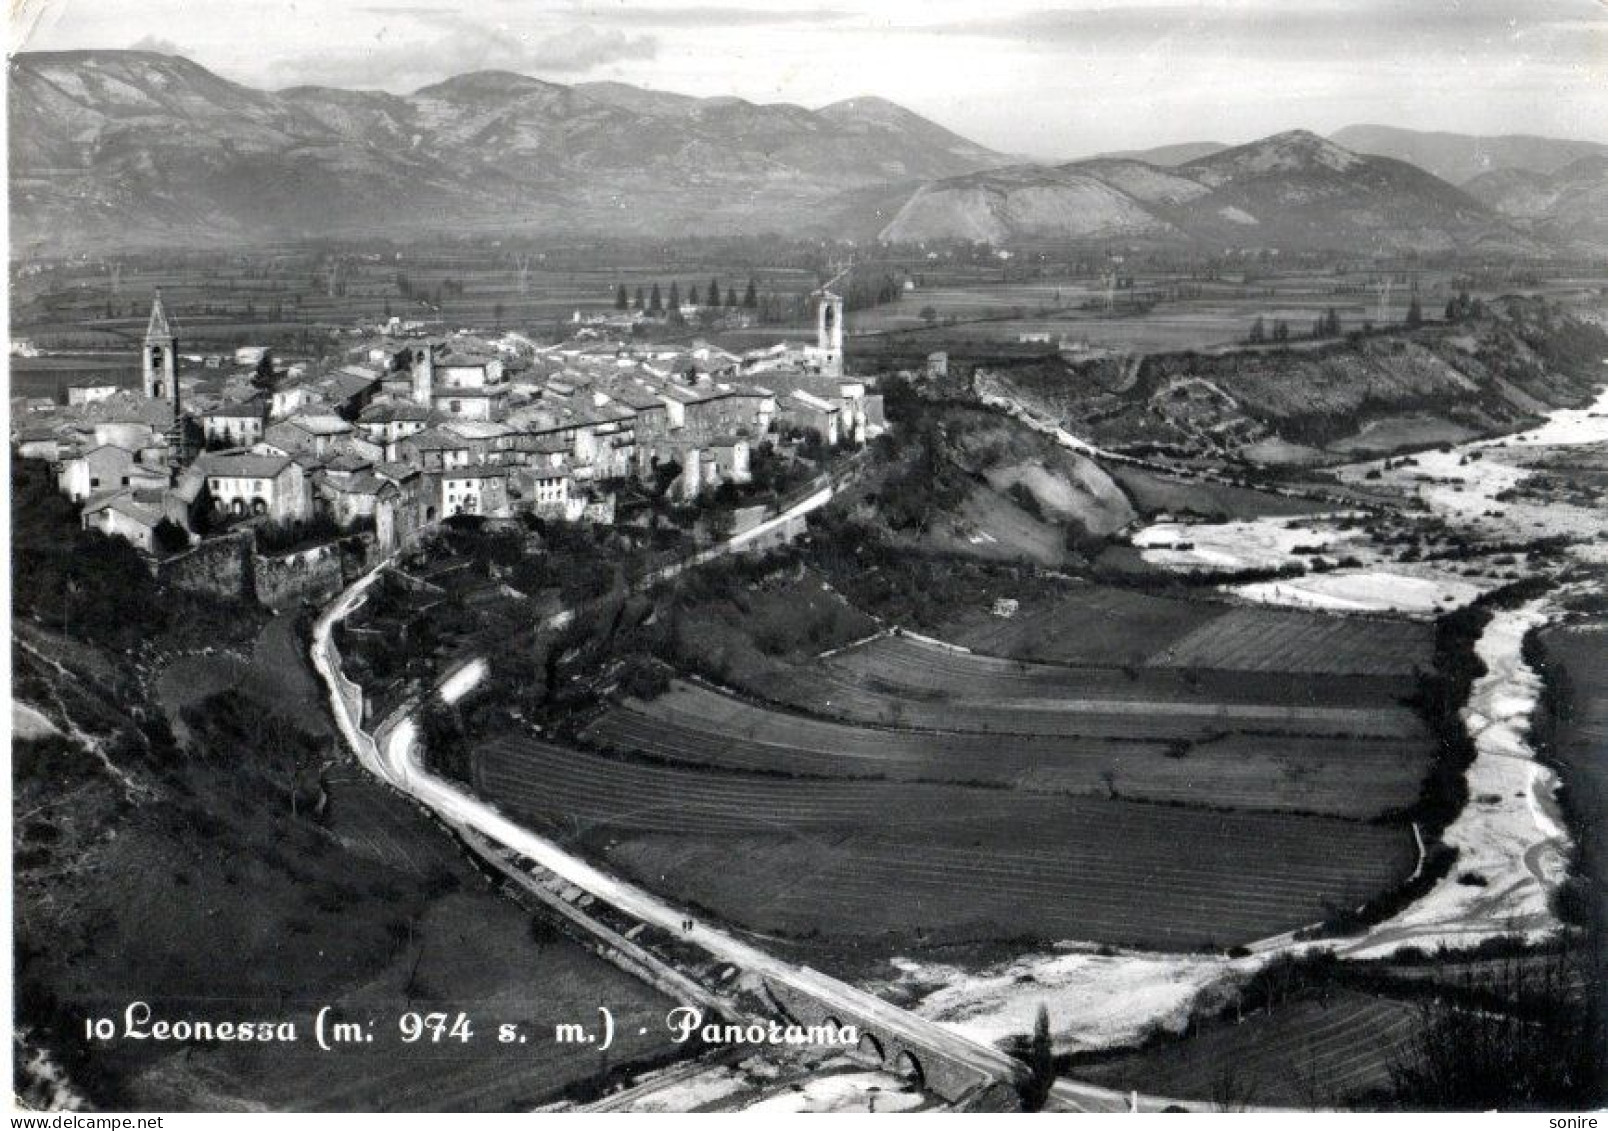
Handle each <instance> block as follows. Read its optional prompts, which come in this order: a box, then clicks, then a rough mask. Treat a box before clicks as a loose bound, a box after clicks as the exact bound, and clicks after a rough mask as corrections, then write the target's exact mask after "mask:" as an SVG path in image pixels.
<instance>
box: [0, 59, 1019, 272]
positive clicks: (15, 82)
mask: <svg viewBox="0 0 1608 1131" xmlns="http://www.w3.org/2000/svg"><path fill="white" fill-rule="evenodd" d="M8 68H9V69H8V76H7V77H8V87H9V94H10V101H11V111H10V121H11V187H12V195H11V219H12V233H13V243H14V245H15V246H17V247H19V248H39V247H50V246H57V247H60V246H95V247H118V246H128V245H130V244H140V243H156V242H158V241H171V240H178V241H181V242H184V243H192V244H193V243H197V242H216V241H218V240H230V239H238V240H250V239H259V238H264V237H267V238H284V237H287V236H299V235H316V234H330V233H359V232H381V231H383V232H387V233H391V234H395V233H399V232H403V233H405V232H410V231H426V230H428V231H442V230H465V229H471V230H472V229H476V228H495V229H496V230H499V231H505V230H511V229H512V230H521V229H522V230H541V231H558V232H564V233H569V232H585V233H620V234H635V233H654V234H691V233H728V232H759V231H767V230H776V231H781V232H786V233H792V234H817V233H837V234H851V235H852V234H859V233H861V232H862V231H866V232H867V234H868V233H869V232H874V231H875V229H876V227H879V226H880V225H881V223H882V222H885V219H886V217H885V216H884V217H883V218H882V219H881V220H878V219H876V217H877V214H878V213H877V207H870V208H869V210H868V208H867V203H866V202H867V201H870V202H873V203H874V204H875V205H877V206H880V207H885V208H886V209H887V212H888V214H891V211H892V209H893V208H894V207H896V206H897V203H898V202H899V200H901V199H903V197H905V196H907V195H908V194H909V192H910V191H912V190H913V189H914V188H915V187H916V186H917V185H919V184H920V183H922V182H924V181H929V180H933V179H938V178H944V177H951V176H956V175H959V174H964V173H968V172H972V171H975V170H978V169H982V168H987V167H989V166H992V165H1001V164H1005V163H1006V161H1007V160H1008V159H1007V158H1005V157H1003V156H1001V155H999V154H996V153H993V152H992V151H990V150H988V149H986V148H984V147H982V146H979V145H976V144H974V143H972V142H969V141H967V140H966V139H965V138H962V137H960V136H958V135H956V134H954V133H951V132H950V131H948V130H945V129H944V128H943V127H941V126H938V125H936V124H935V123H932V122H929V121H927V120H926V119H924V118H922V117H920V116H919V115H917V114H914V113H912V112H911V111H909V110H906V109H904V108H902V107H899V106H896V105H894V104H893V103H890V102H886V101H883V100H881V99H874V98H860V99H851V100H849V101H846V102H839V103H836V104H834V105H832V106H828V107H825V108H824V109H822V110H809V109H806V108H804V107H802V106H794V105H789V104H785V103H783V104H775V105H758V104H755V103H752V102H747V101H744V100H743V99H739V98H691V97H687V96H685V95H677V94H667V93H664V92H661V91H652V90H643V89H640V88H637V87H632V86H627V85H625V84H622V83H587V84H581V85H578V86H564V85H561V84H558V83H550V82H544V81H542V80H540V79H536V78H531V77H528V76H525V75H517V74H511V73H507V72H495V71H491V72H480V73H476V74H467V75H459V76H457V77H455V78H452V79H448V80H447V81H445V82H441V83H436V84H433V85H431V86H427V87H425V88H423V89H421V90H418V91H415V92H414V93H413V94H410V95H405V96H397V95H391V94H384V93H378V92H372V91H353V90H337V89H332V88H327V87H295V88H291V89H289V90H282V91H273V92H270V91H263V90H255V89H252V88H250V87H246V86H242V85H240V84H238V83H233V82H230V81H228V80H226V79H223V78H220V77H219V76H217V75H215V74H213V73H211V72H210V71H208V70H206V69H205V68H203V67H201V66H198V65H197V64H195V63H193V62H191V61H189V60H187V59H184V58H181V57H178V56H170V55H161V54H155V53H151V52H140V51H74V52H52V53H26V52H25V53H22V54H18V55H15V56H13V57H12V58H11V59H10V61H9V65H8ZM867 225H871V226H870V227H869V229H867Z"/></svg>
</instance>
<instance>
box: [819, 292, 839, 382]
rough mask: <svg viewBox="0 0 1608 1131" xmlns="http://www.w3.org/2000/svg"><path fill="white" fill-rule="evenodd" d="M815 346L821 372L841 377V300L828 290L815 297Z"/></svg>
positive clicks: (829, 375)
mask: <svg viewBox="0 0 1608 1131" xmlns="http://www.w3.org/2000/svg"><path fill="white" fill-rule="evenodd" d="M815 301H816V307H815V345H816V349H817V350H818V351H819V356H820V359H821V372H822V373H824V374H826V375H827V376H828V377H841V376H843V298H842V296H841V295H837V294H833V293H832V292H831V291H829V290H825V289H823V290H821V291H820V292H818V293H817V294H816V296H815Z"/></svg>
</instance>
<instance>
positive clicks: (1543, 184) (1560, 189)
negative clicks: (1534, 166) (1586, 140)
mask: <svg viewBox="0 0 1608 1131" xmlns="http://www.w3.org/2000/svg"><path fill="white" fill-rule="evenodd" d="M1464 187H1465V188H1466V190H1467V191H1468V194H1469V195H1470V196H1472V197H1474V198H1475V199H1476V200H1479V201H1481V202H1483V203H1484V204H1486V205H1487V206H1488V207H1490V208H1492V209H1494V210H1495V211H1497V212H1500V213H1502V214H1504V215H1506V216H1509V217H1511V218H1512V219H1514V220H1515V221H1518V222H1519V223H1521V224H1522V225H1524V226H1526V227H1528V228H1529V229H1530V230H1531V231H1534V232H1535V233H1536V234H1537V235H1538V236H1540V237H1541V238H1543V239H1549V240H1552V241H1554V242H1558V243H1563V242H1567V243H1568V244H1569V245H1570V246H1572V247H1575V248H1577V249H1579V250H1582V251H1597V252H1602V251H1608V153H1605V154H1602V155H1599V156H1593V157H1583V158H1581V159H1580V160H1579V161H1576V162H1574V163H1573V164H1570V165H1566V166H1565V167H1563V168H1562V169H1559V170H1558V171H1557V172H1554V173H1537V172H1529V171H1526V170H1522V169H1503V170H1500V171H1497V172H1491V173H1486V174H1484V175H1483V176H1479V177H1475V178H1474V179H1473V180H1471V181H1469V182H1468V184H1467V185H1466V186H1464Z"/></svg>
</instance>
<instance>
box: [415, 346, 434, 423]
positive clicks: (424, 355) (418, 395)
mask: <svg viewBox="0 0 1608 1131" xmlns="http://www.w3.org/2000/svg"><path fill="white" fill-rule="evenodd" d="M412 372H413V400H414V403H415V404H419V405H422V406H423V407H425V408H429V407H430V402H431V399H432V398H433V397H434V396H435V346H434V345H432V344H431V343H430V342H425V343H424V344H423V345H420V346H415V347H413V365H412Z"/></svg>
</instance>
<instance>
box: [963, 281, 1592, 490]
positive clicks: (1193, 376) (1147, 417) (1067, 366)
mask: <svg viewBox="0 0 1608 1131" xmlns="http://www.w3.org/2000/svg"><path fill="white" fill-rule="evenodd" d="M1604 357H1608V333H1605V332H1604V330H1603V328H1602V327H1601V326H1599V325H1597V324H1595V323H1593V322H1589V321H1585V320H1582V319H1579V318H1577V317H1574V316H1572V315H1568V314H1565V313H1563V312H1562V311H1560V310H1559V309H1557V308H1556V307H1553V306H1550V305H1548V304H1547V303H1545V302H1542V301H1540V300H1532V299H1506V300H1503V301H1502V302H1500V303H1498V304H1495V305H1494V306H1493V308H1492V310H1490V311H1489V312H1487V313H1485V314H1484V315H1482V316H1480V317H1471V318H1468V319H1466V320H1464V321H1462V322H1459V323H1456V324H1450V325H1448V324H1442V325H1436V326H1433V327H1425V328H1423V329H1419V330H1416V331H1401V332H1391V333H1385V334H1379V335H1361V334H1359V335H1353V336H1352V337H1350V338H1348V339H1346V340H1344V341H1336V342H1306V343H1295V344H1292V345H1290V346H1288V347H1284V348H1278V347H1270V348H1247V349H1240V350H1234V351H1229V352H1223V353H1219V354H1211V355H1207V354H1197V353H1181V354H1155V355H1151V356H1150V357H1147V358H1146V359H1145V360H1144V362H1143V364H1142V365H1140V366H1139V367H1138V372H1137V375H1136V376H1134V375H1133V374H1131V373H1128V374H1125V373H1124V372H1123V370H1124V368H1125V366H1124V364H1123V363H1121V362H1118V361H1090V362H1083V363H1068V362H1059V361H1048V362H1035V363H1029V364H1023V365H1020V366H1011V367H1005V366H1000V367H993V368H987V369H983V370H980V371H979V373H978V381H979V387H980V388H983V389H996V390H999V391H1004V392H1007V393H1008V394H1009V395H1010V396H1012V397H1014V398H1015V399H1017V400H1019V401H1020V402H1021V403H1023V404H1024V405H1026V406H1027V407H1029V408H1030V409H1032V410H1034V411H1035V412H1037V413H1039V414H1041V415H1043V416H1046V417H1049V418H1053V419H1058V420H1062V421H1064V422H1066V424H1067V426H1068V427H1070V428H1072V429H1073V430H1074V431H1075V432H1077V433H1079V434H1080V435H1084V436H1086V437H1088V438H1089V439H1091V440H1093V441H1095V442H1097V443H1099V444H1101V445H1104V446H1106V447H1110V448H1114V449H1127V450H1150V449H1156V448H1162V449H1175V450H1178V451H1180V452H1182V453H1194V454H1217V455H1223V454H1229V455H1247V456H1249V457H1251V458H1260V459H1271V460H1272V461H1274V462H1278V461H1280V460H1281V459H1292V460H1295V461H1297V462H1320V461H1323V460H1325V459H1330V458H1335V459H1338V458H1342V457H1345V456H1347V455H1350V454H1352V453H1354V452H1360V451H1376V450H1383V451H1389V450H1391V449H1392V448H1408V447H1412V446H1415V445H1418V446H1422V445H1423V444H1425V443H1438V442H1440V441H1442V440H1450V439H1457V438H1463V437H1466V436H1469V435H1488V434H1495V433H1498V432H1502V431H1507V430H1511V429H1513V428H1516V427H1518V426H1519V425H1521V424H1523V423H1525V422H1527V421H1530V420H1532V419H1534V418H1535V417H1536V416H1537V415H1538V414H1540V413H1542V412H1544V411H1546V410H1547V409H1549V408H1553V407H1559V406H1564V405H1577V404H1580V403H1582V401H1583V400H1584V398H1585V397H1586V395H1587V394H1589V393H1590V392H1591V391H1592V389H1593V388H1594V387H1595V386H1596V385H1597V384H1598V383H1600V382H1601V381H1602V380H1603V379H1604V377H1605V373H1604V370H1603V366H1602V359H1603V358H1604ZM1125 378H1126V380H1125Z"/></svg>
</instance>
